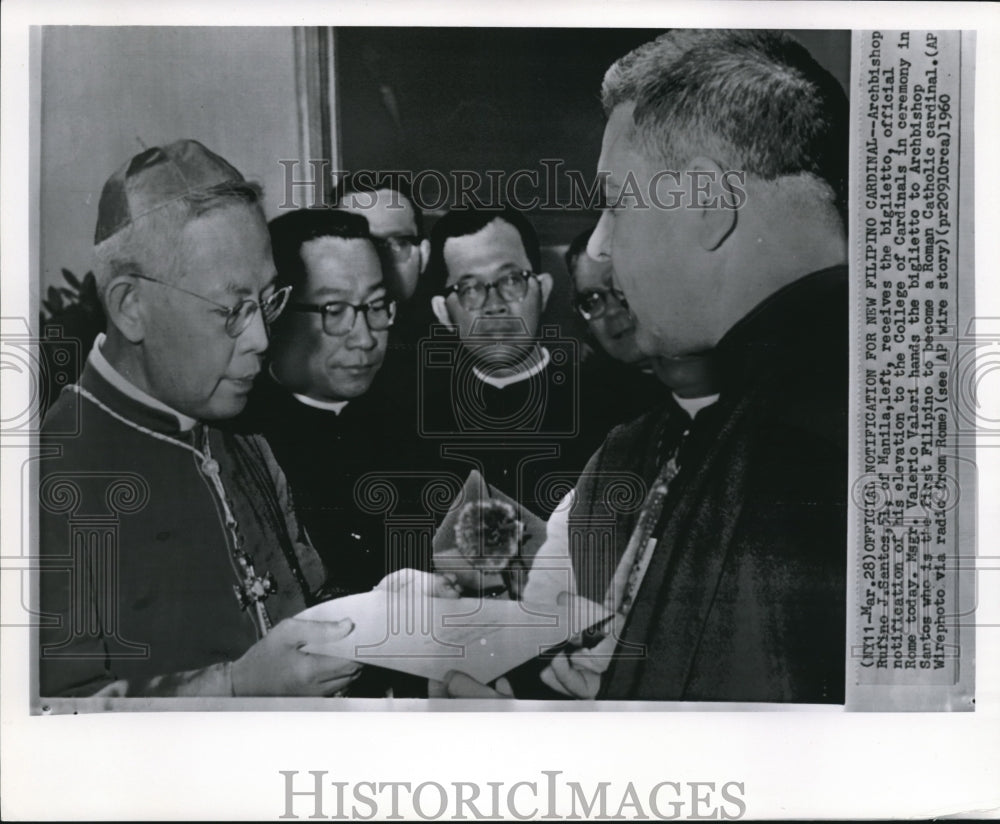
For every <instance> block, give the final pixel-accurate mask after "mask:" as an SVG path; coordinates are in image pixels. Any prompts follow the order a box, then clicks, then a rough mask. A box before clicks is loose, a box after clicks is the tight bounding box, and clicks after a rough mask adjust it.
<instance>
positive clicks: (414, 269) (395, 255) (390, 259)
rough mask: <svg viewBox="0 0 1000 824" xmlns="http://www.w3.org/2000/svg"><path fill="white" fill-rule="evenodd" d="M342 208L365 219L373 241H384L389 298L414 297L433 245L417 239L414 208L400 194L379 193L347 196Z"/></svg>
mask: <svg viewBox="0 0 1000 824" xmlns="http://www.w3.org/2000/svg"><path fill="white" fill-rule="evenodd" d="M341 208H343V209H344V210H345V211H348V212H354V213H355V214H359V215H361V216H362V217H363V218H365V219H366V220H367V221H368V228H369V230H370V231H371V235H372V237H373V238H375V239H376V240H377V241H380V243H379V244H378V246H379V256H380V258H381V259H382V270H383V272H384V274H385V281H386V286H387V287H388V289H389V294H390V295H391V296H392V297H393V298H395V299H396V300H399V301H405V300H409V299H410V298H411V297H413V293H414V292H415V291H416V289H417V281H418V279H419V278H420V273H421V271H422V270H423V267H424V266H425V265H426V263H427V247H428V245H429V244H428V242H427V241H426V240H421V238H420V237H419V236H418V235H417V217H416V212H415V211H414V207H413V204H412V203H410V201H409V200H407V199H406V198H405V197H404V196H403V195H401V194H399V193H398V192H393V191H391V190H389V189H379V190H378V191H376V192H358V193H354V194H350V195H347V197H345V198H344V200H343V203H342V204H341Z"/></svg>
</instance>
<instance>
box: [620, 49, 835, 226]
mask: <svg viewBox="0 0 1000 824" xmlns="http://www.w3.org/2000/svg"><path fill="white" fill-rule="evenodd" d="M601 96H602V102H603V104H604V108H605V111H607V112H608V113H610V112H611V110H612V109H614V108H615V107H616V106H618V105H620V104H623V103H634V104H635V110H634V112H633V114H632V120H633V124H634V128H635V134H636V135H637V136H638V137H639V138H641V140H642V141H643V143H644V144H645V146H647V147H648V148H649V150H650V151H652V152H654V153H655V154H656V155H657V156H658V157H659V159H660V160H662V161H663V162H664V163H666V164H667V167H668V168H674V169H678V168H680V164H683V163H685V162H687V161H689V160H690V159H691V157H692V156H694V154H697V153H704V152H709V153H714V154H716V155H718V156H717V157H713V160H715V161H716V162H718V163H720V164H726V165H727V166H728V168H730V169H738V170H744V171H746V172H747V173H748V174H750V175H753V176H754V177H757V178H759V179H761V180H765V181H773V180H776V179H778V178H781V177H784V176H789V175H798V174H808V175H812V176H814V177H815V178H818V179H819V180H821V181H823V182H825V183H826V184H827V185H828V186H829V187H830V190H831V194H832V195H833V198H834V200H835V202H836V204H837V206H838V207H839V208H840V210H841V212H842V213H844V210H845V207H846V201H847V167H848V135H849V132H848V129H849V124H850V108H849V104H848V101H847V95H846V94H845V93H844V90H843V89H842V88H841V86H840V83H838V82H837V80H836V79H835V78H834V77H833V76H832V75H831V74H830V73H829V72H828V71H827V70H826V69H824V68H823V67H822V66H820V65H819V63H817V62H816V60H815V59H814V58H813V57H812V55H810V54H809V52H808V51H807V50H806V48H805V47H804V46H803V45H802V44H801V43H799V42H798V41H797V40H795V39H794V38H793V37H791V36H790V35H788V34H785V33H782V32H776V31H753V30H725V29H703V30H697V29H675V30H673V31H669V32H667V33H665V34H663V35H660V36H659V37H657V38H656V39H655V40H653V41H651V42H649V43H645V44H643V45H642V46H639V47H638V48H637V49H635V50H634V51H632V52H630V53H629V54H627V55H625V56H624V57H622V58H620V59H619V60H618V61H616V62H615V63H614V64H613V65H612V66H611V68H609V69H608V71H607V73H606V74H605V76H604V84H603V86H602V89H601Z"/></svg>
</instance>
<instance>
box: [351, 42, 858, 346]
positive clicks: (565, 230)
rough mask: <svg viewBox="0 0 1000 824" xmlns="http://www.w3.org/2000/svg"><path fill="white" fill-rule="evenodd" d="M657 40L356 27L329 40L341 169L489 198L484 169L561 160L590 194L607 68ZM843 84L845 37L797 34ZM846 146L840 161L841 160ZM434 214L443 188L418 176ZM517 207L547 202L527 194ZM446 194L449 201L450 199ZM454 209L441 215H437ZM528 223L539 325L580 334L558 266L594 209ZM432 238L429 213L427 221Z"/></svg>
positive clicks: (538, 167)
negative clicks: (541, 288)
mask: <svg viewBox="0 0 1000 824" xmlns="http://www.w3.org/2000/svg"><path fill="white" fill-rule="evenodd" d="M661 31H662V30H661V29H517V28H504V29H500V28H355V27H342V28H337V29H335V38H336V39H335V43H336V46H335V53H336V82H337V92H338V95H339V121H338V125H339V131H340V147H341V159H342V164H341V165H342V167H343V168H344V169H345V170H348V171H357V170H359V169H370V170H398V171H408V172H410V173H412V174H414V175H416V174H418V173H420V172H427V171H436V172H440V173H442V174H444V175H445V176H447V177H449V181H450V176H451V173H452V172H454V171H455V170H462V169H468V170H474V171H476V172H478V173H479V175H480V176H481V177H482V179H483V180H484V185H483V187H482V189H480V190H479V192H478V196H479V198H480V200H482V201H488V200H489V199H490V196H491V192H490V191H489V186H488V178H487V176H486V172H487V170H491V169H492V170H499V171H501V172H503V173H504V175H505V179H506V176H509V175H510V174H512V173H513V172H515V171H516V170H518V169H527V170H535V171H536V172H537V173H538V175H539V179H540V183H541V181H543V180H544V175H545V168H544V166H543V165H542V164H541V161H542V160H543V159H547V160H549V161H552V162H555V161H561V162H562V165H561V167H560V169H559V172H560V182H561V184H562V185H561V188H560V190H559V192H558V194H557V195H554V196H553V198H552V199H553V200H558V201H559V202H562V203H567V202H568V201H569V198H570V191H569V189H568V187H567V185H566V183H567V181H566V180H565V178H564V177H563V175H564V174H565V172H566V171H568V170H575V171H577V172H579V173H581V174H582V175H583V179H584V180H585V181H586V182H587V183H589V182H590V181H591V180H592V178H593V175H594V172H595V168H596V163H597V158H598V155H599V154H600V148H601V136H602V133H603V130H604V113H603V111H602V109H601V104H600V87H601V80H602V78H603V77H604V72H605V70H606V69H607V68H608V66H609V65H610V64H611V63H613V62H614V61H615V60H616V59H617V58H619V57H621V56H622V55H623V54H625V53H626V52H628V51H630V50H631V49H633V48H635V47H636V46H638V45H640V44H641V43H645V42H646V41H648V40H651V39H653V38H654V37H656V35H658V34H659V33H660V32H661ZM791 33H792V34H793V35H794V36H796V37H797V38H798V39H799V40H800V41H801V42H802V43H803V45H805V46H806V48H808V49H809V50H810V52H811V53H812V54H813V56H814V57H815V58H816V60H817V61H818V62H819V63H820V64H822V65H823V66H825V67H826V68H827V69H828V70H829V71H830V72H831V73H832V74H833V75H834V76H835V77H836V78H837V79H838V80H839V81H840V83H841V85H842V86H843V87H844V89H845V91H846V90H847V89H848V86H849V76H850V46H851V36H850V32H849V31H812V30H810V31H793V32H791ZM846 148H847V147H846V146H845V151H846ZM424 181H425V183H424V186H423V187H422V193H421V194H422V197H423V199H424V202H425V203H433V201H434V200H436V199H437V196H438V193H439V189H440V187H439V185H438V184H437V183H436V182H435V180H434V179H433V178H431V177H429V176H426V175H425V177H424ZM517 192H518V196H519V197H521V198H522V199H525V200H526V199H527V198H529V197H530V196H531V195H532V194H539V195H541V196H542V197H544V196H545V192H544V190H542V189H541V187H540V189H535V188H534V187H533V186H531V185H530V184H529V183H523V185H521V186H519V187H518V190H517ZM450 194H452V195H454V194H455V193H454V190H452V191H451V192H450ZM451 205H454V204H452V203H447V204H443V205H442V208H441V209H440V210H438V212H439V213H440V212H443V211H445V210H446V208H447V207H448V206H451ZM529 217H530V219H531V221H532V223H533V224H534V226H535V228H536V229H537V231H538V233H539V237H540V239H541V242H542V245H543V265H544V268H545V269H546V270H547V271H549V272H551V273H552V275H553V277H554V278H555V283H556V288H555V290H554V292H553V296H552V299H551V300H550V304H549V310H548V311H547V312H546V316H545V318H544V321H545V322H557V323H560V324H561V325H562V326H563V327H564V331H566V332H573V333H579V331H580V330H579V327H578V325H577V323H576V319H575V315H573V313H572V312H571V311H570V308H569V301H570V297H569V293H570V287H569V283H568V280H567V275H566V272H565V267H564V265H563V263H562V260H561V253H562V251H563V250H564V249H565V246H566V244H568V243H569V241H570V240H572V238H573V237H574V236H575V235H577V234H578V233H579V232H581V231H583V230H584V229H585V228H587V227H588V226H591V225H593V224H594V223H596V221H597V218H598V213H597V211H595V210H593V209H590V210H587V209H579V208H576V209H560V208H541V205H540V207H539V208H536V209H534V210H531V211H530V212H529ZM428 218H429V219H428V221H427V223H428V227H429V226H431V225H433V221H434V218H435V214H430V215H428Z"/></svg>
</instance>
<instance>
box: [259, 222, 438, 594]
mask: <svg viewBox="0 0 1000 824" xmlns="http://www.w3.org/2000/svg"><path fill="white" fill-rule="evenodd" d="M269 228H270V233H271V244H272V248H273V250H274V260H275V264H276V266H277V269H278V283H279V284H280V285H281V286H283V287H285V288H290V289H291V290H292V294H291V298H290V299H289V302H288V306H287V308H286V310H285V312H284V314H283V315H282V316H281V318H280V319H279V320H278V321H277V323H276V324H275V325H274V335H273V341H272V347H271V352H270V356H269V358H270V362H269V364H268V368H267V369H266V371H265V374H264V375H262V376H261V380H260V381H259V382H258V386H257V387H256V389H255V391H254V394H253V396H252V398H251V402H250V406H249V408H248V411H247V414H246V415H244V416H243V422H245V423H246V424H248V425H250V426H253V427H255V428H256V429H257V430H258V431H260V432H261V433H263V434H264V435H265V436H266V438H267V440H268V442H269V443H270V445H271V447H272V448H273V449H274V452H275V455H276V456H277V458H278V462H279V463H280V464H281V466H282V468H283V469H284V471H285V473H286V475H287V477H288V479H289V482H290V484H291V489H292V494H293V496H294V499H295V507H296V512H297V513H298V515H299V518H300V519H301V520H302V522H303V524H304V525H305V527H306V529H307V530H308V532H309V536H310V538H311V540H312V543H313V545H314V546H315V547H316V550H317V552H318V553H319V554H320V557H322V558H323V561H324V564H325V566H326V569H327V573H328V586H327V591H328V592H329V593H330V594H336V595H345V594H349V593H354V592H364V591H366V590H370V589H371V588H372V587H373V586H375V584H377V583H378V582H379V581H380V580H382V578H383V577H384V576H385V575H386V574H387V573H389V572H392V571H393V568H394V567H393V565H392V563H391V562H390V561H388V560H387V556H386V551H385V524H384V519H383V518H382V516H381V515H378V514H374V513H371V512H368V511H366V509H365V508H364V507H363V506H361V505H359V503H358V502H357V499H356V491H355V487H356V485H357V483H358V481H359V480H360V479H361V478H362V477H363V476H365V475H366V474H370V473H376V472H380V471H390V470H404V469H419V468H420V463H421V461H420V460H419V459H418V457H417V455H418V454H419V443H417V439H416V435H415V429H414V418H413V415H412V413H407V412H406V411H405V410H403V409H401V408H400V404H399V403H396V402H394V401H393V400H392V399H390V398H389V397H388V396H387V395H386V393H385V392H384V391H381V390H379V389H378V388H377V387H374V386H373V381H374V380H375V377H376V374H377V373H378V372H379V370H380V369H381V367H382V363H383V359H384V357H385V353H386V346H387V343H388V339H389V334H390V331H391V328H392V326H393V322H394V320H395V317H396V303H395V301H393V300H392V299H391V298H390V296H389V294H388V291H387V288H386V283H385V280H384V277H383V271H382V269H381V267H380V262H379V257H378V254H377V251H376V248H375V246H374V244H373V242H372V238H371V235H370V233H369V229H368V224H367V223H366V221H365V219H364V218H363V217H361V216H360V215H357V214H351V213H348V212H345V211H341V210H336V209H299V210H297V211H293V212H288V213H286V214H283V215H281V216H280V217H277V218H275V219H274V220H272V221H271V223H270V226H269ZM408 563H409V564H410V565H412V564H413V563H414V561H413V559H410V560H409V562H408Z"/></svg>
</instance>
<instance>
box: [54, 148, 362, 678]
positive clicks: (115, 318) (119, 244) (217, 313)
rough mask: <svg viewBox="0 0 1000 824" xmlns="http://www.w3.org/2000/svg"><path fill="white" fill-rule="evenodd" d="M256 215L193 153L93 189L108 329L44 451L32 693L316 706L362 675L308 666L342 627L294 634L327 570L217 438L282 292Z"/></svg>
mask: <svg viewBox="0 0 1000 824" xmlns="http://www.w3.org/2000/svg"><path fill="white" fill-rule="evenodd" d="M259 199H260V189H259V187H257V186H256V185H255V184H252V183H248V182H247V181H246V180H245V179H244V178H243V176H242V175H241V174H240V173H239V172H238V171H237V170H236V169H235V168H233V167H232V166H231V165H230V164H229V163H228V162H226V161H225V160H224V159H223V158H221V157H219V156H218V155H216V154H214V153H213V152H211V151H209V150H208V149H206V148H205V147H204V146H202V145H201V144H200V143H198V142H196V141H193V140H180V141H177V142H175V143H171V144H169V145H166V146H162V147H154V148H151V149H147V150H145V151H143V152H142V153H140V154H138V155H136V156H135V157H134V158H132V159H131V161H129V162H128V163H126V164H125V165H124V166H122V167H121V168H120V169H119V170H118V171H117V172H116V173H115V174H114V175H112V177H111V178H110V179H109V180H108V182H107V183H106V184H105V186H104V190H103V192H102V194H101V199H100V203H99V207H98V218H97V230H96V233H95V238H94V242H95V254H96V257H97V267H96V277H97V283H98V290H99V294H100V298H101V302H102V305H103V308H104V311H105V314H106V316H107V318H108V326H107V330H106V333H105V334H102V335H100V336H99V337H98V339H97V341H96V342H95V344H94V347H93V349H92V350H91V352H90V355H89V357H88V359H87V364H86V367H85V368H84V371H83V374H82V375H81V377H80V380H79V383H77V384H73V385H71V386H68V387H67V388H66V389H65V390H64V391H63V393H62V395H61V396H60V397H59V399H58V400H57V401H56V403H55V404H54V405H53V407H52V408H51V409H50V410H49V412H48V414H47V415H46V418H45V422H44V424H43V431H42V437H41V445H42V454H43V455H45V459H44V460H43V461H42V462H41V465H40V469H39V482H40V487H39V503H40V506H39V514H40V555H41V567H42V572H41V575H40V579H41V581H40V606H41V613H42V614H43V615H45V616H46V620H45V621H43V624H42V628H41V629H40V633H39V634H40V648H39V655H40V667H39V671H40V693H41V695H42V696H46V697H56V696H78V695H84V696H89V695H99V696H101V697H131V696H159V695H166V696H235V695H248V696H255V695H329V694H334V693H337V692H340V691H342V690H344V689H345V688H346V687H347V686H348V685H349V684H350V683H351V681H352V680H353V679H354V677H355V676H356V674H357V672H358V670H359V667H358V665H357V664H355V663H353V662H350V661H342V660H339V659H336V658H330V657H319V656H313V655H309V654H307V653H304V652H302V647H303V646H304V645H305V644H307V643H310V642H313V643H320V642H322V641H323V640H324V639H328V638H331V637H341V636H343V635H344V634H346V633H347V632H350V630H351V626H350V622H344V624H343V625H342V626H340V627H337V628H326V629H324V628H323V627H322V626H320V625H318V624H314V623H310V622H305V621H300V620H296V619H294V618H292V617H291V616H293V615H295V614H296V613H298V612H299V611H301V610H302V609H303V608H305V607H306V606H308V605H309V604H311V603H313V602H314V601H315V600H316V595H315V593H316V592H317V590H319V588H320V586H321V585H322V583H323V571H322V564H321V563H320V560H319V558H318V556H317V555H316V553H315V552H314V550H313V548H312V546H310V544H309V542H308V539H307V538H306V537H305V535H304V534H303V533H302V531H301V529H300V527H299V524H298V521H297V519H296V516H295V514H294V511H293V509H292V506H291V501H290V498H289V495H288V484H287V482H286V480H285V477H284V474H283V473H282V471H281V469H280V468H279V466H278V463H277V461H276V460H275V458H274V455H273V454H272V452H271V450H270V448H269V447H268V445H267V443H266V442H265V441H264V440H263V438H261V437H259V436H254V435H239V434H235V433H234V432H232V431H230V430H228V429H227V428H226V427H224V426H221V425H220V424H221V422H223V421H225V420H226V419H229V418H232V417H233V416H235V415H237V414H238V413H240V411H241V410H242V409H243V408H244V406H245V405H246V403H247V397H248V395H249V394H250V391H251V388H252V386H253V383H254V380H255V378H256V377H257V375H258V373H259V372H260V371H261V364H262V360H263V356H264V353H265V351H266V350H267V346H268V336H269V335H268V327H269V325H270V324H271V323H273V322H274V321H275V320H276V319H277V317H278V316H279V315H280V314H281V313H282V311H283V310H284V309H285V308H286V304H287V301H288V297H289V292H290V290H289V289H288V288H287V287H282V286H281V285H280V284H278V283H277V282H276V276H275V269H274V262H273V260H272V257H271V244H270V240H269V238H268V233H267V226H266V224H265V221H264V216H263V213H262V210H261V206H260V202H259ZM330 629H333V632H332V633H331V632H330Z"/></svg>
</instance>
